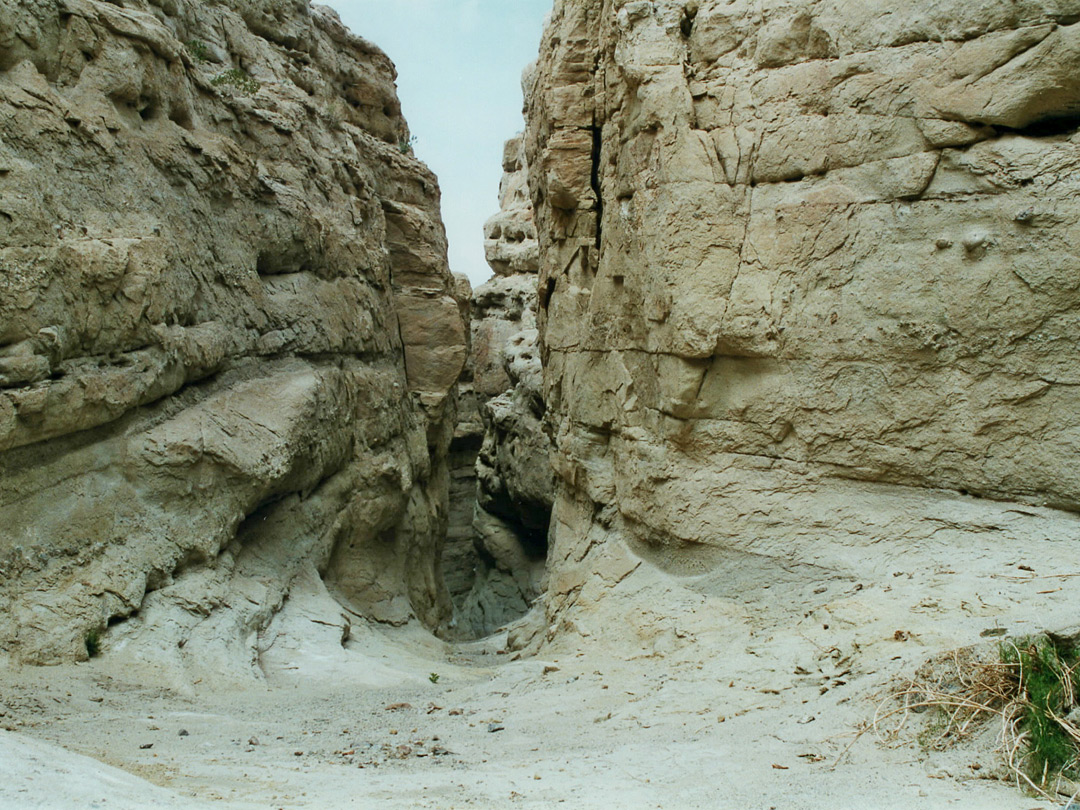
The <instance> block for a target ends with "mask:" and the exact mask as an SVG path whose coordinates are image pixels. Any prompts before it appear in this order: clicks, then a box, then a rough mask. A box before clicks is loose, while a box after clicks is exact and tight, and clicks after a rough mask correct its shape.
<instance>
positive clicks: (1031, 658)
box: [1001, 638, 1080, 784]
mask: <svg viewBox="0 0 1080 810" xmlns="http://www.w3.org/2000/svg"><path fill="white" fill-rule="evenodd" d="M1001 660H1002V663H1004V664H1007V665H1009V667H1010V668H1011V671H1012V675H1013V677H1014V678H1015V680H1016V688H1017V694H1018V696H1019V699H1020V700H1021V701H1022V703H1023V714H1022V716H1021V721H1020V728H1021V730H1022V732H1023V733H1024V735H1025V737H1026V746H1025V755H1024V756H1025V760H1024V762H1025V768H1024V770H1025V771H1026V773H1027V775H1028V776H1029V777H1030V778H1031V779H1032V780H1033V781H1035V782H1039V783H1040V784H1046V783H1047V781H1048V780H1049V779H1050V778H1051V777H1052V776H1054V777H1056V776H1057V775H1058V774H1061V773H1065V774H1066V775H1075V774H1076V770H1077V764H1078V757H1080V744H1078V740H1077V739H1076V738H1075V737H1074V736H1073V734H1070V732H1069V731H1068V730H1067V729H1069V728H1072V729H1073V733H1075V732H1076V729H1075V727H1072V726H1071V724H1070V723H1069V722H1068V721H1067V720H1065V716H1066V715H1067V714H1069V712H1070V711H1071V710H1072V709H1073V708H1074V707H1075V706H1076V690H1077V688H1078V687H1080V677H1078V674H1077V670H1078V668H1080V655H1078V654H1077V650H1076V649H1074V648H1068V647H1065V646H1063V645H1059V644H1055V643H1053V642H1052V641H1050V640H1049V639H1045V638H1039V639H1020V640H1018V641H1017V642H1016V643H1015V644H1002V645H1001Z"/></svg>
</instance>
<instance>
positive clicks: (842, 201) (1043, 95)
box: [526, 0, 1080, 632]
mask: <svg viewBox="0 0 1080 810" xmlns="http://www.w3.org/2000/svg"><path fill="white" fill-rule="evenodd" d="M1078 20H1080V4H1078V3H1076V2H1071V1H1070V0H1053V2H1027V1H1026V0H1019V2H1014V1H1013V0H1008V1H1006V0H1000V1H999V0H986V2H978V3H969V2H960V0H918V2H914V3H907V4H904V5H902V6H897V5H895V4H885V3H879V2H865V3H839V2H832V0H799V1H798V2H787V1H785V2H765V3H759V2H743V0H734V1H731V0H725V1H724V2H720V0H701V2H697V1H696V0H695V1H694V2H682V1H681V0H680V1H679V2H676V1H675V0H655V2H641V1H640V0H634V1H633V2H624V1H622V0H557V2H556V3H555V8H554V11H553V13H552V16H551V20H550V24H549V26H548V28H547V31H546V33H545V35H544V41H543V44H542V46H541V58H540V61H539V64H538V67H537V70H536V71H535V73H534V74H533V75H532V78H531V81H530V87H529V89H528V92H527V102H526V106H527V117H528V134H527V153H528V162H529V170H530V176H531V186H532V198H533V201H534V203H535V204H536V221H537V226H538V231H539V240H540V247H541V251H540V255H541V261H540V301H539V313H538V315H539V325H540V332H541V335H542V344H543V356H544V364H545V370H544V393H545V399H546V402H547V407H548V410H549V418H551V420H552V425H553V429H554V431H555V433H556V437H557V438H556V451H555V454H554V459H555V467H556V471H557V474H558V488H557V498H556V504H555V513H554V517H553V527H552V532H551V538H552V543H553V548H552V550H551V553H550V565H551V569H550V572H549V577H550V594H549V618H550V619H553V620H555V619H558V618H559V617H560V616H562V617H567V616H569V615H570V614H569V613H568V611H569V609H570V608H571V607H572V606H574V605H577V606H578V607H579V608H581V610H580V611H579V613H578V614H577V615H578V619H575V620H574V621H577V622H578V625H577V626H578V628H579V629H581V630H582V632H588V624H589V622H588V619H587V617H586V618H581V617H582V616H584V615H585V613H587V609H586V608H587V606H588V605H592V604H595V603H597V602H598V601H600V600H601V599H602V596H603V595H604V594H605V593H607V592H609V591H610V590H611V589H612V587H613V586H615V584H616V583H620V582H624V581H628V580H635V581H641V580H642V577H644V576H645V574H644V573H633V572H642V571H644V569H643V568H642V567H641V565H642V560H643V559H644V560H648V561H649V562H650V563H652V564H653V565H650V566H648V569H649V570H650V571H654V572H655V571H657V570H663V571H666V572H667V573H668V574H673V575H677V577H679V581H680V582H682V583H684V584H686V585H687V587H689V588H690V589H691V590H697V591H701V592H703V593H706V594H719V593H723V592H725V589H730V588H731V587H733V584H732V581H731V580H732V578H733V574H732V572H734V571H735V570H736V569H738V570H741V571H742V572H743V573H744V574H746V572H747V571H748V570H750V569H753V571H756V572H757V573H756V574H754V575H753V576H749V575H748V576H747V577H746V578H745V579H744V580H743V583H742V587H743V588H744V589H753V588H756V587H757V585H759V584H760V583H761V582H764V581H767V580H769V579H770V576H771V577H774V578H775V577H779V580H780V581H784V582H785V583H787V585H788V590H789V592H790V593H792V594H795V593H798V594H801V593H802V591H803V590H804V589H806V590H807V593H809V590H808V589H809V588H812V587H813V586H814V585H815V584H816V583H818V582H825V581H828V580H830V579H837V580H850V582H851V583H855V582H857V581H858V579H857V578H858V577H860V576H862V573H861V572H865V571H867V570H869V566H870V565H871V561H873V564H874V565H881V566H886V565H889V562H888V560H890V559H894V558H896V557H897V556H899V555H903V554H904V553H907V552H912V551H915V550H920V551H925V552H927V553H929V554H930V555H931V557H933V558H934V559H937V560H939V561H940V562H942V565H943V568H947V567H948V566H947V565H945V563H947V562H948V559H949V556H950V552H951V550H952V549H956V548H960V547H964V548H972V549H974V548H976V547H979V544H982V543H990V542H994V543H1005V544H1013V543H1015V544H1017V545H1018V546H1020V547H1025V545H1026V544H1028V543H1036V542H1044V541H1045V540H1047V539H1050V540H1053V541H1062V542H1067V543H1068V544H1073V543H1075V540H1076V538H1077V536H1078V523H1077V519H1076V512H1077V511H1078V509H1080V475H1078V472H1077V469H1076V465H1075V463H1074V460H1075V457H1076V452H1077V442H1078V437H1080V421H1078V417H1077V413H1078V412H1080V407H1078V406H1080V401H1078V399H1077V391H1078V390H1080V388H1078V387H1077V383H1078V381H1080V378H1078V373H1080V371H1078V369H1080V366H1078V364H1077V358H1078V354H1077V349H1078V345H1077V344H1078V339H1080V326H1078V323H1077V320H1076V317H1075V310H1076V305H1077V303H1078V295H1080V274H1078V270H1077V268H1078V267H1080V257H1078V256H1077V253H1076V248H1075V244H1076V243H1077V238H1076V237H1077V236H1080V208H1078V207H1077V203H1076V195H1077V190H1078V181H1077V174H1076V171H1075V166H1076V163H1077V161H1078V160H1080V135H1078V134H1077V128H1078V126H1080V83H1078V82H1077V80H1076V76H1077V75H1080V73H1078V69H1080V50H1078V49H1077V46H1076V43H1077V42H1078V41H1080V23H1078ZM973 554H974V552H973ZM975 556H976V557H977V556H978V555H977V554H975ZM927 559H929V558H927ZM770 571H771V572H772V573H771V574H770V573H769V572H770ZM649 576H653V574H650V575H649ZM755 583H757V584H755ZM626 587H627V588H632V587H633V586H631V585H627V586H626ZM861 587H862V586H861V585H860V586H859V588H861ZM856 590H857V589H856ZM814 592H815V593H817V591H814ZM684 601H685V600H684ZM691 601H692V600H691ZM688 604H689V603H688ZM764 609H765V610H766V612H767V611H768V610H774V609H779V608H778V605H777V604H775V603H772V604H767V605H765V606H764ZM665 610H667V612H668V613H671V612H672V611H674V610H675V608H674V607H673V606H672V605H671V604H668V605H665ZM639 613H641V611H634V615H633V616H629V615H628V616H627V621H628V622H629V623H630V624H633V623H634V622H640V621H643V620H642V619H640V617H638V615H637V614H639ZM567 620H568V621H570V619H567ZM592 630H593V632H599V626H597V627H594V628H593V629H592Z"/></svg>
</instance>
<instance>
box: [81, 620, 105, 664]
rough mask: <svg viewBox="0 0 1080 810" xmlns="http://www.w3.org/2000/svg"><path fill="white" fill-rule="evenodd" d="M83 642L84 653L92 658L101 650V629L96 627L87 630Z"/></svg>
mask: <svg viewBox="0 0 1080 810" xmlns="http://www.w3.org/2000/svg"><path fill="white" fill-rule="evenodd" d="M83 642H84V643H85V644H86V654H87V655H89V656H90V657H91V658H94V657H95V656H96V655H97V654H98V653H99V652H101V631H100V630H98V629H97V628H96V627H93V628H91V629H89V630H87V631H86V636H85V637H84V638H83Z"/></svg>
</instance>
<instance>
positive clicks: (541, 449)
mask: <svg viewBox="0 0 1080 810" xmlns="http://www.w3.org/2000/svg"><path fill="white" fill-rule="evenodd" d="M503 171H504V175H503V180H502V183H501V186H500V193H499V201H500V206H501V208H500V211H499V213H498V214H496V215H495V216H493V217H492V218H491V219H490V220H488V222H487V223H486V225H485V226H484V233H485V237H486V243H485V244H486V252H487V258H488V263H489V264H490V265H491V269H492V270H493V271H494V272H495V273H496V276H495V277H494V278H492V279H491V280H490V281H488V282H487V283H485V284H482V285H481V286H480V287H478V288H477V289H476V291H475V292H474V293H473V297H472V304H471V307H470V312H471V330H472V335H471V352H470V357H469V363H468V371H467V376H468V377H469V380H470V383H469V391H470V393H471V394H472V396H473V400H472V401H473V403H474V407H475V411H470V410H468V409H462V410H460V411H459V415H458V425H457V438H455V445H454V446H455V447H461V448H465V447H468V448H469V450H470V453H471V455H468V456H466V455H462V456H461V459H460V460H461V461H462V462H464V461H466V460H468V461H469V463H470V464H471V475H469V474H466V472H465V469H464V468H461V469H460V470H459V471H456V472H455V481H457V482H459V483H460V487H461V490H460V491H462V492H463V491H464V487H465V486H466V484H471V487H472V491H471V493H470V497H469V503H470V505H474V507H475V508H473V509H472V511H471V514H470V521H469V526H468V529H467V530H466V528H465V527H464V526H461V525H460V524H457V523H455V524H454V525H453V530H454V535H453V537H452V538H450V540H449V542H448V549H449V550H450V554H449V555H448V556H447V570H448V571H453V572H454V573H452V574H451V575H450V576H451V579H452V580H453V581H454V582H456V583H457V584H458V585H459V588H460V589H458V590H454V589H451V592H452V593H453V594H454V596H455V605H456V608H457V610H456V616H455V621H456V632H457V633H458V634H459V635H461V636H465V637H476V636H484V635H487V634H489V633H491V632H493V631H494V630H496V629H497V628H499V627H500V626H502V625H504V624H506V623H507V622H508V621H510V620H512V619H516V618H518V617H520V616H521V615H522V614H523V613H524V612H525V611H526V610H527V609H528V607H529V606H530V605H531V604H532V602H533V601H534V600H535V599H536V597H537V596H538V595H539V594H540V593H541V591H542V590H543V579H544V561H545V557H546V551H547V528H548V522H549V517H550V514H551V502H552V498H553V492H554V490H553V488H554V475H553V472H552V468H551V462H550V450H551V446H550V441H549V439H548V437H547V435H546V433H545V432H544V428H543V418H544V402H543V397H542V394H541V387H542V365H541V361H540V353H539V348H538V345H537V340H538V336H539V335H538V332H537V329H536V301H537V289H536V280H537V279H536V275H535V273H536V269H537V261H538V245H537V243H536V229H535V226H534V224H533V211H532V203H531V202H530V201H529V198H528V171H527V168H526V165H525V159H524V153H523V145H522V139H521V137H520V136H519V137H515V138H512V139H510V140H509V141H507V142H506V148H505V151H504V157H503ZM463 511H464V510H460V509H459V510H458V512H459V518H460V517H463Z"/></svg>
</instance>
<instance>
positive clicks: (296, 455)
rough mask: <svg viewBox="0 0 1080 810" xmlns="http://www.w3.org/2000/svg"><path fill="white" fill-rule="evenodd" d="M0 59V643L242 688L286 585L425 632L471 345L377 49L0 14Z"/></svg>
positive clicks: (160, 13)
mask: <svg viewBox="0 0 1080 810" xmlns="http://www.w3.org/2000/svg"><path fill="white" fill-rule="evenodd" d="M0 54H2V55H0V524H2V525H3V527H4V528H3V530H2V531H0V604H2V608H0V647H2V648H4V649H5V650H7V651H9V652H11V653H13V654H14V655H15V656H17V657H18V658H22V659H24V660H29V661H55V660H60V659H65V658H70V657H73V656H74V657H78V656H85V655H86V649H85V646H84V637H85V636H86V635H87V633H89V632H91V631H95V630H103V629H104V628H105V626H106V624H107V623H110V624H114V625H115V626H114V627H112V628H111V629H110V630H109V632H108V634H107V636H106V644H107V645H108V646H109V647H110V648H112V649H114V650H116V651H117V652H118V654H119V651H120V650H121V648H122V649H123V650H125V651H126V652H125V653H124V654H130V655H135V656H139V657H145V658H148V659H154V660H160V661H161V662H162V665H163V666H164V667H165V668H166V669H173V670H174V671H181V670H182V669H183V666H187V667H189V668H202V669H206V670H207V671H221V670H225V671H230V672H238V671H239V672H240V674H241V675H244V676H246V674H247V672H249V671H251V672H254V671H255V670H254V669H250V668H251V667H252V664H253V662H254V661H255V660H256V655H257V651H258V647H259V640H258V636H259V634H260V632H261V631H262V630H263V629H264V628H265V627H266V626H267V624H268V623H269V621H270V619H271V618H272V616H273V614H274V612H275V611H276V610H277V608H278V607H279V606H280V605H281V603H282V600H283V599H284V598H285V597H286V595H287V593H288V591H289V586H290V582H291V580H292V579H293V578H294V577H296V576H299V575H300V573H301V572H304V571H309V570H310V569H311V568H312V567H314V568H315V569H317V570H318V572H319V573H320V574H321V575H322V576H323V578H324V579H325V580H326V582H327V584H328V585H329V587H330V588H331V589H332V590H333V591H334V593H335V595H337V596H338V597H339V598H340V599H342V600H343V601H344V602H345V603H346V604H347V605H348V606H349V607H350V609H352V610H354V611H356V612H357V613H359V614H361V615H367V616H370V617H372V618H375V619H378V620H382V621H390V622H403V621H406V620H408V619H409V618H410V617H413V616H418V617H420V618H421V619H422V620H423V621H424V622H426V623H427V624H429V625H430V626H433V627H437V626H439V625H440V624H442V623H444V622H445V621H446V620H447V619H448V618H449V607H450V606H449V600H448V597H447V595H446V592H445V589H444V587H443V586H442V582H441V580H440V575H439V573H438V570H437V561H438V550H439V544H440V543H441V540H442V535H443V532H444V531H445V522H446V512H447V470H446V461H445V453H446V448H447V445H448V443H449V440H450V432H451V430H452V424H453V402H452V396H451V394H452V391H453V389H454V383H455V381H456V378H457V375H458V372H459V371H460V369H461V365H462V363H463V362H464V358H465V353H466V346H465V331H464V326H463V322H462V318H461V311H460V308H459V302H458V300H457V297H456V296H457V295H458V292H457V291H456V288H455V285H454V282H453V280H452V279H451V277H450V275H449V272H448V270H447V265H446V245H445V237H444V234H443V229H442V225H441V222H440V219H439V214H438V204H439V196H438V187H437V184H436V180H435V178H434V176H433V175H432V174H431V173H430V172H429V171H428V170H427V169H426V168H425V167H424V166H423V165H422V164H420V163H419V162H418V161H416V160H415V159H413V158H412V157H411V156H410V155H409V154H408V153H407V150H403V149H402V148H401V147H400V144H402V143H407V141H408V130H407V128H406V125H405V122H404V120H403V119H402V118H401V115H400V107H399V105H398V102H397V98H396V91H395V88H394V77H395V73H394V68H393V66H392V64H391V63H390V61H389V60H388V59H387V57H386V56H385V55H384V54H383V53H382V52H381V51H379V50H378V49H377V48H376V47H375V46H373V45H371V44H370V43H368V42H366V41H365V40H363V39H361V38H360V37H357V36H355V35H353V34H351V33H350V32H348V31H347V30H346V29H345V28H344V27H343V26H342V25H341V23H340V21H339V20H338V19H337V17H336V15H335V14H334V12H333V11H331V10H330V9H327V8H323V7H318V6H316V7H309V5H308V3H307V2H305V0H261V1H260V2H258V3H250V2H232V1H230V2H219V3H213V4H208V3H202V2H193V1H192V0H126V2H124V3H123V4H116V3H108V2H101V1H100V0H57V1H56V2H53V0H50V1H49V2H44V3H6V4H3V8H2V10H0ZM125 618H126V619H127V621H126V622H123V623H120V624H116V623H117V622H120V620H122V619H125ZM178 666H179V669H176V667H178Z"/></svg>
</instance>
